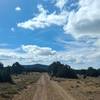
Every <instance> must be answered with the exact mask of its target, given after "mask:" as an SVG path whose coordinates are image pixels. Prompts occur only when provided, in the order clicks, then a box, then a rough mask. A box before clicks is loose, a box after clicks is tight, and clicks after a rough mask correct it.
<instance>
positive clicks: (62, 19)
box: [17, 5, 68, 30]
mask: <svg viewBox="0 0 100 100" xmlns="http://www.w3.org/2000/svg"><path fill="white" fill-rule="evenodd" d="M38 9H39V12H40V13H39V14H38V15H37V16H36V17H33V18H31V19H29V20H28V21H25V22H21V23H18V24H17V26H18V27H21V28H24V29H31V30H34V29H37V28H45V27H49V26H51V25H58V26H63V25H64V24H65V23H66V21H67V16H68V13H67V11H62V12H61V13H59V14H56V12H53V13H51V14H48V11H47V10H45V9H44V8H43V6H42V5H38Z"/></svg>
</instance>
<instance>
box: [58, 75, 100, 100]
mask: <svg viewBox="0 0 100 100" xmlns="http://www.w3.org/2000/svg"><path fill="white" fill-rule="evenodd" d="M59 85H60V86H61V87H63V88H64V89H65V90H66V91H68V93H69V94H71V95H72V96H73V97H74V98H75V99H76V100H100V77H98V78H93V77H88V78H86V79H67V80H66V79H65V80H63V81H59Z"/></svg>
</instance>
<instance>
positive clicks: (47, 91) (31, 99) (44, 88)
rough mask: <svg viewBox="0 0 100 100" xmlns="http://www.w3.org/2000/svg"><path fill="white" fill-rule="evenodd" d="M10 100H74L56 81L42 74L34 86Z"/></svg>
mask: <svg viewBox="0 0 100 100" xmlns="http://www.w3.org/2000/svg"><path fill="white" fill-rule="evenodd" d="M12 100H75V99H74V98H73V97H72V96H71V95H70V94H68V93H67V91H65V90H64V89H63V88H62V87H61V86H60V85H58V83H57V82H56V81H53V80H50V78H49V76H48V75H47V74H43V75H42V76H41V77H40V79H39V80H38V82H37V83H36V84H32V85H30V86H28V87H27V89H25V90H23V91H22V92H21V93H19V94H18V95H15V96H14V98H13V99H12Z"/></svg>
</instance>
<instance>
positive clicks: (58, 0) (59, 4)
mask: <svg viewBox="0 0 100 100" xmlns="http://www.w3.org/2000/svg"><path fill="white" fill-rule="evenodd" d="M55 1H56V3H55V6H56V7H58V8H60V10H62V9H63V8H64V6H65V4H66V3H67V1H68V0H55Z"/></svg>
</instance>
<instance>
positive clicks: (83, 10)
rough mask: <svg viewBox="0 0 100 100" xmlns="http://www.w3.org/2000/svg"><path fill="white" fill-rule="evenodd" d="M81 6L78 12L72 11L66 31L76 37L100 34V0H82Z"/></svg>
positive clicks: (65, 27)
mask: <svg viewBox="0 0 100 100" xmlns="http://www.w3.org/2000/svg"><path fill="white" fill-rule="evenodd" d="M79 6H80V8H79V10H78V11H77V12H74V11H72V12H70V14H69V18H68V23H67V24H66V25H65V26H64V30H65V32H66V33H70V34H72V35H73V36H74V37H75V38H79V37H81V36H84V35H90V36H91V35H92V36H93V35H94V36H100V9H99V7H100V0H80V1H79Z"/></svg>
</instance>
